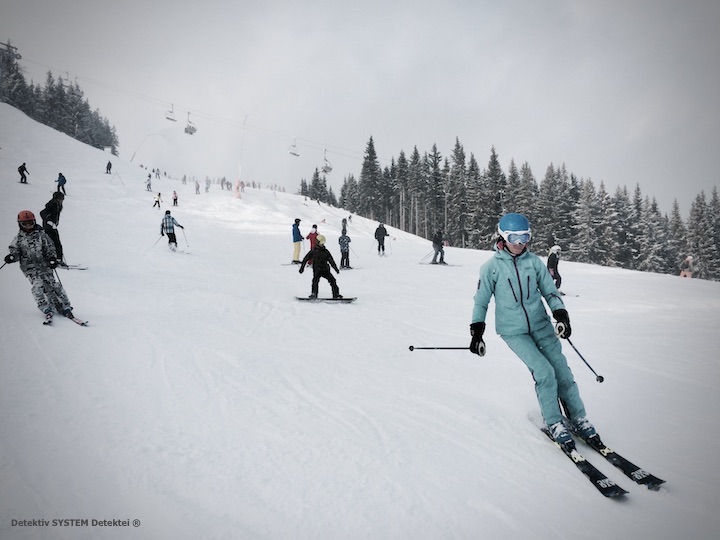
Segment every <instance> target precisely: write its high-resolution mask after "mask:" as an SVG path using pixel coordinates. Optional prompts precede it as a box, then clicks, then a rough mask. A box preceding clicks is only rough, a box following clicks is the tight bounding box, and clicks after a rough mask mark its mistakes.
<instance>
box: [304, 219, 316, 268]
mask: <svg viewBox="0 0 720 540" xmlns="http://www.w3.org/2000/svg"><path fill="white" fill-rule="evenodd" d="M317 237H318V228H317V225H315V224H313V226H312V227H311V228H310V232H309V233H308V235H307V236H306V237H305V239H306V240H310V251H312V250H313V249H315V244H316V243H317ZM308 265H309V266H312V261H309V262H308Z"/></svg>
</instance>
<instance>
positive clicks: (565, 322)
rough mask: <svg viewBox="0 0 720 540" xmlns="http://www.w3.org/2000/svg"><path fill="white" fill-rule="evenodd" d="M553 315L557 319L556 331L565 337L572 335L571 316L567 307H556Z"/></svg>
mask: <svg viewBox="0 0 720 540" xmlns="http://www.w3.org/2000/svg"><path fill="white" fill-rule="evenodd" d="M553 317H555V320H556V321H557V324H556V325H555V333H556V334H557V335H558V336H560V337H561V338H563V339H567V338H569V337H570V334H571V333H572V328H570V317H569V316H568V312H567V310H566V309H556V310H555V311H553Z"/></svg>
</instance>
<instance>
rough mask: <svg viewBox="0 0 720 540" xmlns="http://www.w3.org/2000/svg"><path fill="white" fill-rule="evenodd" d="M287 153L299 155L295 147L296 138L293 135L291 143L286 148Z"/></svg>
mask: <svg viewBox="0 0 720 540" xmlns="http://www.w3.org/2000/svg"><path fill="white" fill-rule="evenodd" d="M288 154H290V155H291V156H296V157H300V154H299V153H298V149H297V139H296V138H295V137H293V143H292V144H291V145H290V148H288Z"/></svg>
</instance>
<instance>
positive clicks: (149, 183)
mask: <svg viewBox="0 0 720 540" xmlns="http://www.w3.org/2000/svg"><path fill="white" fill-rule="evenodd" d="M145 189H146V190H147V191H152V175H151V174H150V173H148V177H147V180H146V181H145Z"/></svg>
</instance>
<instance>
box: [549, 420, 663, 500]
mask: <svg viewBox="0 0 720 540" xmlns="http://www.w3.org/2000/svg"><path fill="white" fill-rule="evenodd" d="M540 429H541V430H542V432H543V433H545V435H547V437H548V438H549V439H550V440H551V441H552V442H553V443H555V445H556V446H557V447H558V448H560V450H562V452H563V453H564V454H565V455H566V456H567V457H568V458H569V459H570V460H571V461H572V462H573V463H574V464H575V466H576V467H577V468H578V470H579V471H580V472H582V473H583V474H584V475H585V477H587V479H588V480H589V481H590V482H591V483H592V485H593V486H595V488H596V489H597V490H598V491H599V492H600V493H602V494H603V495H604V496H605V497H622V496H624V495H626V494H627V493H628V492H627V491H625V490H624V489H623V488H621V487H620V486H618V485H617V484H616V483H615V482H614V481H613V480H611V479H610V478H608V477H607V476H606V475H605V474H604V473H603V472H602V471H600V470H599V469H598V468H597V467H595V465H593V464H592V463H590V462H589V461H588V460H587V459H585V457H584V456H583V455H582V454H581V453H580V452H578V451H577V449H576V448H574V445H573V447H572V448H568V447H566V446H562V445H560V444H558V443H557V442H556V441H555V439H553V436H552V434H551V433H550V431H549V430H548V428H547V427H545V426H543V427H542V428H540ZM573 434H574V435H575V436H577V437H578V438H580V440H582V441H583V442H584V443H585V444H587V445H588V446H589V447H590V448H592V449H593V450H595V451H596V452H597V453H598V454H600V455H601V456H602V457H604V458H605V459H606V460H607V461H608V462H609V463H610V464H612V465H613V466H615V467H617V468H618V469H620V470H621V471H622V472H623V474H624V475H625V476H627V477H628V478H630V479H631V480H632V481H633V482H635V483H636V484H638V485H641V486H645V487H646V488H648V489H650V490H653V491H657V490H658V489H660V485H662V484H664V483H665V480H662V479H660V478H658V477H656V476H654V475H652V474H650V473H649V472H647V471H646V470H644V469H642V468H641V467H638V466H637V465H635V464H634V463H632V462H630V461H629V460H627V459H626V458H624V457H623V456H621V455H620V454H618V453H617V452H615V451H614V450H612V449H611V448H609V447H608V446H606V445H605V443H603V442H602V441H601V440H600V437H599V436H595V437H590V438H589V439H584V438H583V437H581V436H580V435H579V434H577V433H573Z"/></svg>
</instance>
